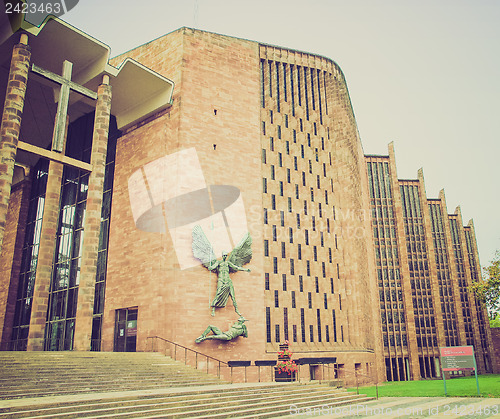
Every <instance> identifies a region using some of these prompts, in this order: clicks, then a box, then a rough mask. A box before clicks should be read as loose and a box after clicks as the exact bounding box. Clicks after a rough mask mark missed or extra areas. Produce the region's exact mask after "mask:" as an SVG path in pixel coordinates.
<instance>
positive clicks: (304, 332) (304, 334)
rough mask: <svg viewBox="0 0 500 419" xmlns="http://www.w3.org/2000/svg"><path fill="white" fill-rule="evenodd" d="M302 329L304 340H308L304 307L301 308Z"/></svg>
mask: <svg viewBox="0 0 500 419" xmlns="http://www.w3.org/2000/svg"><path fill="white" fill-rule="evenodd" d="M300 331H301V334H302V342H305V341H306V322H305V313H304V309H303V308H301V309H300Z"/></svg>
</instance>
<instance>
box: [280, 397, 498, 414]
mask: <svg viewBox="0 0 500 419" xmlns="http://www.w3.org/2000/svg"><path fill="white" fill-rule="evenodd" d="M290 416H291V417H293V418H298V419H305V418H311V417H321V418H373V419H375V418H376V419H388V418H433V419H434V418H458V417H460V418H474V419H476V418H498V419H500V399H499V398H491V399H490V398H477V397H475V398H472V397H446V398H441V397H381V398H380V399H378V400H373V401H370V402H365V403H361V404H354V405H351V406H341V407H334V406H328V405H325V406H323V409H321V410H320V409H317V410H316V411H312V410H310V411H298V410H294V409H293V406H292V407H291V409H290Z"/></svg>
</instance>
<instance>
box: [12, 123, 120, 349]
mask: <svg viewBox="0 0 500 419" xmlns="http://www.w3.org/2000/svg"><path fill="white" fill-rule="evenodd" d="M93 125H94V115H93V113H92V114H88V115H85V116H83V117H81V118H79V119H78V120H76V121H75V122H73V123H71V124H70V125H69V128H68V138H67V145H66V155H67V156H69V157H72V158H74V159H77V160H80V161H83V162H86V163H90V155H91V149H92V132H93ZM118 136H119V131H118V130H117V129H116V122H115V119H114V118H112V120H111V123H110V134H109V145H108V154H107V161H106V173H105V181H104V196H103V208H102V216H101V232H100V242H99V253H98V262H97V265H98V267H97V277H96V299H95V307H94V324H93V326H94V327H93V336H92V338H93V345H92V348H93V349H96V350H99V347H100V318H101V317H102V313H103V304H104V286H105V278H106V261H107V246H108V231H109V220H110V213H111V198H112V191H113V174H114V156H115V151H116V140H117V138H118ZM35 173H36V175H35V178H34V179H33V183H32V189H31V197H30V203H29V213H28V220H27V229H26V236H25V245H24V248H23V259H22V266H21V274H20V277H19V287H18V299H17V304H16V312H15V317H14V327H13V334H12V342H11V345H10V347H11V349H16V350H25V349H26V344H27V338H28V333H29V323H30V314H31V300H32V296H33V288H34V281H35V275H36V266H37V254H38V243H39V239H40V230H41V223H42V217H43V206H44V195H45V189H46V184H47V175H48V161H46V160H44V159H41V160H40V161H39V163H38V165H37V167H36V171H35ZM88 182H89V173H88V172H86V171H84V170H80V169H76V168H72V167H69V166H65V167H64V171H63V178H62V184H61V198H60V211H59V223H58V229H57V234H56V243H55V253H54V259H53V265H52V278H51V282H50V290H49V301H48V309H47V319H46V325H45V326H46V327H45V339H44V348H45V350H52V351H53V350H72V349H73V338H74V330H75V319H76V310H77V302H78V285H79V282H80V270H81V264H82V261H81V257H82V243H83V237H84V230H83V228H84V220H85V211H86V202H87V190H88ZM96 319H97V320H96ZM94 340H95V342H94Z"/></svg>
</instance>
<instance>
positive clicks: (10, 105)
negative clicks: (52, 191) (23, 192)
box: [0, 34, 31, 251]
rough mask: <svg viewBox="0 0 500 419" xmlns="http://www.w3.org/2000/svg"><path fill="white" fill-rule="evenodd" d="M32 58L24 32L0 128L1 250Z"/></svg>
mask: <svg viewBox="0 0 500 419" xmlns="http://www.w3.org/2000/svg"><path fill="white" fill-rule="evenodd" d="M30 58H31V51H30V47H29V46H28V36H27V35H25V34H22V35H21V40H20V42H19V44H17V45H15V46H14V49H13V52H12V60H11V64H10V72H9V79H8V82H7V91H6V95H5V103H4V108H3V115H2V124H1V127H0V251H1V250H2V242H3V236H4V232H5V222H6V219H7V210H8V208H9V199H10V189H11V186H12V176H13V174H14V163H15V161H16V154H17V142H18V140H19V132H20V131H21V117H22V114H23V108H24V98H25V96H26V85H27V83H28V71H29V65H30Z"/></svg>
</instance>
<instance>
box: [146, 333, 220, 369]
mask: <svg viewBox="0 0 500 419" xmlns="http://www.w3.org/2000/svg"><path fill="white" fill-rule="evenodd" d="M147 339H160V340H162V341H164V342H168V343H171V344H172V345H175V346H176V347H177V346H180V347H181V348H182V349H184V350H188V351H191V352H194V353H195V354H199V355H202V356H204V357H205V358H210V359H213V360H214V361H217V362H220V363H222V364H226V365H227V366H229V364H228V363H227V362H225V361H221V360H220V359H217V358H214V357H213V356H210V355H206V354H204V353H202V352H198V351H195V350H194V349H191V348H188V347H186V346H183V345H181V344H180V343H176V342H172V341H171V340H168V339H165V338H162V337H161V336H150V337H148V338H147Z"/></svg>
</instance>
